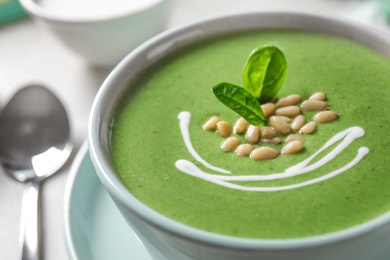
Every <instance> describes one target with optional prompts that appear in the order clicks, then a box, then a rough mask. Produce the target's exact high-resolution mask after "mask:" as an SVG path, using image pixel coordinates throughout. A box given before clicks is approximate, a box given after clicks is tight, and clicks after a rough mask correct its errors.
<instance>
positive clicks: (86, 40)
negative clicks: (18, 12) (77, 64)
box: [20, 0, 171, 68]
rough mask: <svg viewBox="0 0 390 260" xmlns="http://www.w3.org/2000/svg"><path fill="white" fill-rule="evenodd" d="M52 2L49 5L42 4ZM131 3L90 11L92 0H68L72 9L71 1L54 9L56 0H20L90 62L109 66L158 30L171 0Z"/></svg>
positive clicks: (163, 25) (44, 25) (32, 15)
mask: <svg viewBox="0 0 390 260" xmlns="http://www.w3.org/2000/svg"><path fill="white" fill-rule="evenodd" d="M51 2H53V4H51V5H44V4H43V3H51ZM122 2H123V3H126V1H122ZM132 2H134V1H129V2H128V4H127V5H126V4H122V6H117V7H116V6H115V5H117V4H119V2H118V1H116V2H112V3H110V2H109V1H107V3H105V4H106V5H107V6H103V7H102V8H100V9H98V10H100V12H99V11H93V10H94V9H96V8H98V6H94V1H84V2H83V1H81V2H80V3H79V4H77V1H71V2H70V3H71V4H74V10H69V8H70V7H71V4H64V3H62V5H64V6H59V7H58V8H54V7H55V5H56V4H57V5H60V4H61V1H58V0H20V3H21V5H22V6H23V8H24V9H25V10H26V11H27V12H28V13H29V15H30V16H31V17H32V18H33V19H34V20H35V21H36V22H37V23H38V24H39V25H41V26H42V27H45V28H46V29H48V31H50V32H52V33H53V34H54V35H55V36H56V37H57V38H58V39H59V40H60V41H61V42H62V43H64V44H65V45H66V46H67V47H68V48H69V49H71V50H72V51H74V52H75V53H76V54H78V55H79V56H81V57H83V58H84V59H85V60H86V61H87V62H88V63H89V64H92V65H93V66H100V67H102V66H103V67H111V68H112V67H114V66H115V65H116V64H117V63H118V62H119V61H120V60H121V59H122V58H123V57H124V56H125V55H126V54H128V53H129V52H130V51H131V50H132V49H134V48H135V47H137V46H138V45H139V44H141V43H142V42H144V41H145V40H147V39H149V38H150V37H152V36H154V35H155V34H157V33H159V32H161V31H162V30H163V29H164V27H165V24H166V22H167V20H168V18H169V13H170V6H171V0H148V1H135V2H138V3H140V4H138V5H137V6H134V5H133V4H132ZM65 3H67V2H65ZM82 3H88V4H90V5H91V6H90V10H85V9H87V8H88V7H85V6H84V7H82V8H79V6H77V5H81V4H82ZM96 3H97V4H99V3H104V1H96ZM110 4H111V5H112V6H109V5H110ZM52 6H54V7H52ZM107 7H110V8H107ZM78 9H83V10H84V11H83V12H80V11H78ZM108 9H109V10H108Z"/></svg>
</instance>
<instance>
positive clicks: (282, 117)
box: [274, 116, 291, 123]
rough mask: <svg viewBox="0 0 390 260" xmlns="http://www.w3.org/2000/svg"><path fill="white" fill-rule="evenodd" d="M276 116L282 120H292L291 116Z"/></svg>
mask: <svg viewBox="0 0 390 260" xmlns="http://www.w3.org/2000/svg"><path fill="white" fill-rule="evenodd" d="M274 117H276V118H279V119H280V120H283V121H284V122H286V123H290V122H291V118H289V117H287V116H274Z"/></svg>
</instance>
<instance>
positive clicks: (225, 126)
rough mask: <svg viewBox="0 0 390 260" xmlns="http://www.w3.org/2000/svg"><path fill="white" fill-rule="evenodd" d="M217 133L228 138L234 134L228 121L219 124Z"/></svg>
mask: <svg viewBox="0 0 390 260" xmlns="http://www.w3.org/2000/svg"><path fill="white" fill-rule="evenodd" d="M217 133H218V134H219V135H220V136H221V137H223V138H226V137H228V136H229V135H230V134H231V133H232V126H231V125H230V123H229V122H226V121H219V122H218V123H217Z"/></svg>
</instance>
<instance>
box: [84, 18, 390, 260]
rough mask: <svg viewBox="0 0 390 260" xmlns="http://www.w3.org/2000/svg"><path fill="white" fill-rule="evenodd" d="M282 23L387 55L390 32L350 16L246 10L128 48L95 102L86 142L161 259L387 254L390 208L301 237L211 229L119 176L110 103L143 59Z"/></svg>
mask: <svg viewBox="0 0 390 260" xmlns="http://www.w3.org/2000/svg"><path fill="white" fill-rule="evenodd" d="M264 28H284V29H286V28H287V29H300V30H308V31H314V32H318V33H323V34H331V35H336V36H340V37H343V38H346V39H350V40H352V41H355V42H357V43H360V44H362V45H365V46H368V47H369V48H371V49H373V50H375V51H377V52H379V53H382V54H383V55H384V56H387V57H390V48H389V46H390V36H389V35H388V34H387V33H384V32H381V31H378V30H376V29H373V28H370V27H366V26H364V25H359V24H356V23H354V22H352V21H343V20H337V19H334V18H329V17H321V16H317V15H309V14H299V13H284V12H280V13H249V14H237V15H231V16H225V17H217V18H214V19H210V20H206V21H201V22H198V23H194V24H190V25H187V26H184V27H181V28H176V29H172V30H169V31H166V32H164V33H162V34H160V35H158V36H156V37H154V38H153V39H151V40H149V41H147V42H146V43H145V44H143V45H142V46H140V47H139V48H137V49H136V50H134V51H133V52H131V53H130V54H129V55H128V56H126V58H125V59H123V60H122V62H121V63H120V64H119V65H118V66H117V67H116V68H115V69H114V70H113V71H112V73H111V74H110V76H109V77H108V78H107V80H106V81H105V82H104V84H103V85H102V87H101V88H100V90H99V93H98V95H97V97H96V99H95V102H94V104H93V108H92V111H91V117H90V122H89V132H88V143H89V149H90V154H91V158H92V161H93V163H94V166H95V168H96V171H97V173H98V175H99V178H100V179H101V181H102V183H103V185H104V187H105V188H106V189H107V190H108V192H109V193H110V195H111V196H112V198H113V200H114V201H115V203H116V204H117V206H118V208H119V209H120V211H121V212H122V214H123V216H124V217H125V219H126V220H127V222H128V223H129V224H130V225H131V226H132V228H133V229H134V231H135V232H136V233H137V235H138V236H139V237H140V239H141V240H142V242H143V243H144V245H145V246H146V248H147V249H148V251H149V252H150V254H151V255H152V256H153V257H154V258H156V259H181V260H182V259H213V260H215V259H221V260H222V259H223V260H226V259H278V260H281V259H289V260H298V259H299V260H302V259H317V260H325V259H354V260H357V259H360V260H365V259H389V258H390V246H389V245H390V213H387V214H384V215H382V216H380V217H378V218H375V219H373V220H371V221H368V222H366V223H363V224H361V225H359V226H355V227H352V228H349V229H345V230H341V231H338V232H335V233H330V234H325V235H320V236H315V237H308V238H297V239H284V240H283V239H277V240H270V239H244V238H238V237H230V236H224V235H218V234H211V233H207V232H204V231H201V230H197V229H194V228H191V227H188V226H185V225H183V224H180V223H178V222H175V221H173V220H171V219H168V218H167V217H164V216H163V215H161V214H159V213H158V212H156V211H154V210H152V209H151V208H149V207H148V206H146V205H144V204H143V203H142V202H141V201H139V200H138V199H137V198H136V197H135V196H133V195H132V194H131V193H130V192H129V191H128V189H127V188H126V187H125V186H124V185H123V184H122V183H121V181H120V180H119V178H118V177H117V175H116V174H115V170H114V167H113V165H112V164H111V159H110V152H109V140H108V132H109V127H110V123H111V119H112V118H111V116H112V113H113V107H114V106H115V104H116V102H117V100H118V98H119V96H120V95H121V93H122V91H123V90H124V88H126V87H127V86H128V82H129V81H131V80H132V79H133V78H134V77H135V76H136V75H137V74H138V73H139V72H140V71H141V70H142V69H143V68H145V67H146V65H148V64H150V63H151V62H152V61H153V60H155V59H158V58H159V57H161V56H163V55H164V53H166V52H168V51H171V50H172V49H174V48H177V47H178V46H181V45H183V44H186V43H188V42H191V41H193V40H194V39H196V38H199V37H207V36H211V35H214V34H216V33H222V32H236V31H242V30H248V29H264Z"/></svg>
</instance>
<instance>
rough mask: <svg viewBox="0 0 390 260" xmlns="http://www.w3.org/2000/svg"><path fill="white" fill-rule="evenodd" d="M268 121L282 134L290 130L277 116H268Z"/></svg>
mask: <svg viewBox="0 0 390 260" xmlns="http://www.w3.org/2000/svg"><path fill="white" fill-rule="evenodd" d="M269 123H270V124H271V126H272V127H273V128H275V130H276V131H278V132H279V133H281V134H282V135H287V134H289V133H290V132H291V128H290V126H289V125H288V124H287V123H286V122H285V121H284V120H283V119H280V118H279V117H277V116H271V117H270V118H269Z"/></svg>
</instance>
